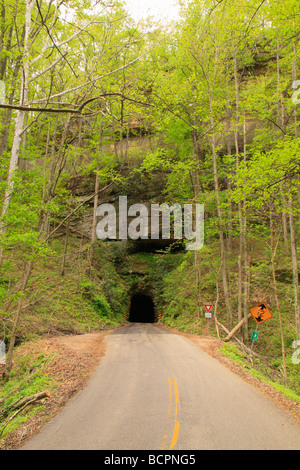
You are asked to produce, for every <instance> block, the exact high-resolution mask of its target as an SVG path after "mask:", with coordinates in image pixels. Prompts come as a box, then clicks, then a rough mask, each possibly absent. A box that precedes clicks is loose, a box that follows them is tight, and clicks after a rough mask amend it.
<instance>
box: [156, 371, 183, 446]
mask: <svg viewBox="0 0 300 470" xmlns="http://www.w3.org/2000/svg"><path fill="white" fill-rule="evenodd" d="M168 384H169V404H168V419H169V418H170V416H171V411H172V380H171V378H170V377H168ZM173 385H174V396H175V416H174V420H175V422H174V429H173V435H172V440H171V445H170V447H169V450H171V449H173V448H174V447H175V445H176V443H177V439H178V434H179V421H178V420H177V415H178V403H179V394H178V387H177V382H176V379H175V378H173ZM167 438H168V435H167V434H164V436H163V442H162V445H161V447H160V450H164V447H165V445H166V441H167Z"/></svg>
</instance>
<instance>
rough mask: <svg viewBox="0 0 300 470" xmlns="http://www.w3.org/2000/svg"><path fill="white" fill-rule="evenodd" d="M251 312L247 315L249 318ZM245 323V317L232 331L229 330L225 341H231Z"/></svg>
mask: <svg viewBox="0 0 300 470" xmlns="http://www.w3.org/2000/svg"><path fill="white" fill-rule="evenodd" d="M251 316H252V315H251V313H249V315H248V316H247V320H248V319H249V318H250V317H251ZM244 323H245V317H244V318H243V319H242V320H241V321H240V322H239V323H238V324H237V325H236V326H235V327H234V328H233V330H231V331H230V332H228V335H227V336H226V338H225V339H224V341H225V342H227V341H229V340H230V339H231V338H232V337H233V335H234V334H235V333H236V332H237V331H238V330H239V329H240V328H241V327H242V326H243V324H244Z"/></svg>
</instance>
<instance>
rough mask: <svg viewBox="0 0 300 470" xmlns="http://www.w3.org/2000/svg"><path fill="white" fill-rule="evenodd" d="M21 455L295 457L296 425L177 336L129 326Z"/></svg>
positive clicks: (299, 433) (299, 441) (112, 338)
mask: <svg viewBox="0 0 300 470" xmlns="http://www.w3.org/2000/svg"><path fill="white" fill-rule="evenodd" d="M23 449H36V450H40V449H45V450H46V449H53V450H54V449H57V450H61V449H68V450H74V449H78V450H80V449H102V450H160V449H164V450H169V449H174V450H180V449H183V450H197V449H200V450H201V449H209V450H216V449H217V450H223V449H234V450H237V449H267V450H271V449H286V450H287V449H297V450H300V425H299V424H298V423H297V422H296V421H294V419H293V417H291V416H290V415H289V414H287V413H285V412H284V411H282V410H281V409H280V408H278V407H277V406H276V405H275V404H274V403H273V402H272V401H271V400H269V399H268V398H267V397H265V396H264V395H263V394H261V393H260V392H259V391H257V390H256V389H255V388H253V387H252V386H250V385H249V384H247V383H245V382H244V381H242V380H241V379H240V378H239V377H238V376H236V375H235V374H234V373H232V372H231V371H230V370H228V369H227V368H225V367H224V366H222V365H221V364H220V363H219V362H218V361H216V360H215V359H213V358H212V357H210V356H209V355H207V354H206V353H205V352H203V351H202V350H201V349H200V348H199V347H198V346H197V345H196V344H194V343H193V342H191V341H190V340H188V339H187V338H185V337H184V336H181V335H176V334H172V333H170V332H167V331H166V330H164V329H161V328H159V327H158V326H155V325H151V324H138V323H133V324H130V325H128V326H125V327H122V328H119V329H116V330H115V331H114V332H113V333H112V334H110V335H109V336H108V337H107V353H106V355H105V357H104V358H103V359H102V361H101V363H100V364H99V366H98V368H97V369H96V372H95V374H94V376H93V377H92V379H91V380H90V381H89V383H88V385H87V387H86V388H85V389H84V390H82V391H81V392H79V393H78V394H77V395H76V396H75V397H73V399H71V401H70V402H69V403H68V405H67V406H66V407H65V408H64V410H63V411H62V412H61V413H60V414H59V415H58V416H56V417H55V418H54V419H53V420H52V421H51V422H50V423H48V424H47V425H46V426H45V427H44V428H43V429H42V431H41V432H40V433H39V434H38V435H37V436H35V437H34V438H33V439H31V440H30V441H28V443H27V444H26V445H25V446H24V447H23Z"/></svg>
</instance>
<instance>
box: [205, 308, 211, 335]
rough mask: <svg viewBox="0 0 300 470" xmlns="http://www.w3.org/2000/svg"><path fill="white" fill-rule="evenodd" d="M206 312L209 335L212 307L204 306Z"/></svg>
mask: <svg viewBox="0 0 300 470" xmlns="http://www.w3.org/2000/svg"><path fill="white" fill-rule="evenodd" d="M204 307H205V309H206V312H205V318H206V320H207V333H208V327H209V320H210V319H211V309H212V305H204Z"/></svg>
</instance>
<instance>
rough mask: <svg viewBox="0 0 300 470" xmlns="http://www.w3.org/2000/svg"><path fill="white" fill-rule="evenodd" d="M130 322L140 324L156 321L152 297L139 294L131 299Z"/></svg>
mask: <svg viewBox="0 0 300 470" xmlns="http://www.w3.org/2000/svg"><path fill="white" fill-rule="evenodd" d="M129 321H130V322H139V323H154V322H155V321H156V318H155V308H154V302H153V300H152V297H151V296H150V295H148V294H144V293H141V292H139V293H136V294H134V295H133V296H132V297H131V303H130V311H129Z"/></svg>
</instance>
